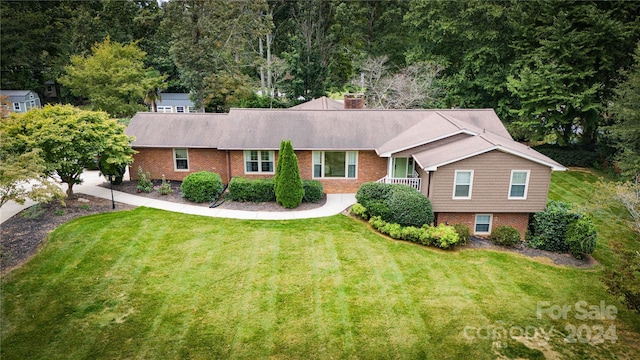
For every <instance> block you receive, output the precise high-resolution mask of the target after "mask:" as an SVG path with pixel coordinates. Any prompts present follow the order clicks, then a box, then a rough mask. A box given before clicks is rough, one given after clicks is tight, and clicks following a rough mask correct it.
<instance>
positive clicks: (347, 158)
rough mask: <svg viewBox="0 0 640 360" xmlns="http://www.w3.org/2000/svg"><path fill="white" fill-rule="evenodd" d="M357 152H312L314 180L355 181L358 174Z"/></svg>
mask: <svg viewBox="0 0 640 360" xmlns="http://www.w3.org/2000/svg"><path fill="white" fill-rule="evenodd" d="M357 168H358V152H357V151H314V152H313V177H314V178H349V179H355V178H356V175H357V173H358V171H357Z"/></svg>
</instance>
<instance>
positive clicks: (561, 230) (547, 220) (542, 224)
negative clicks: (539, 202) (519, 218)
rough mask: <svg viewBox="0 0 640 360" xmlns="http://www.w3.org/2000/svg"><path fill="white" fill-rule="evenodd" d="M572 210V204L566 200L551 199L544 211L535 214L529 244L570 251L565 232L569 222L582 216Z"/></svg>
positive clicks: (551, 249)
mask: <svg viewBox="0 0 640 360" xmlns="http://www.w3.org/2000/svg"><path fill="white" fill-rule="evenodd" d="M570 210H571V205H569V204H567V203H565V202H562V201H549V203H548V204H547V207H546V208H545V210H544V211H543V212H539V213H535V214H534V215H533V220H532V222H531V224H530V226H529V230H530V232H529V236H530V238H529V239H527V246H529V247H533V248H536V249H542V250H548V251H555V252H560V253H566V252H568V251H569V245H567V243H566V242H565V234H566V232H567V229H568V228H569V224H571V223H573V222H575V221H577V220H578V219H579V218H580V216H581V215H580V214H578V213H574V212H571V211H570Z"/></svg>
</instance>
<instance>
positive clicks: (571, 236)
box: [566, 216, 598, 259]
mask: <svg viewBox="0 0 640 360" xmlns="http://www.w3.org/2000/svg"><path fill="white" fill-rule="evenodd" d="M597 237H598V232H597V231H596V227H595V225H593V222H592V221H591V218H590V217H588V216H583V217H581V218H580V219H578V221H576V222H574V223H572V224H570V225H569V228H568V229H567V234H566V242H567V245H569V250H570V251H571V255H573V256H574V257H575V258H577V259H582V258H584V256H585V255H589V254H592V253H593V251H594V250H595V249H596V239H597Z"/></svg>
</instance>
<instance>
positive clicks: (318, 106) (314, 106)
mask: <svg viewBox="0 0 640 360" xmlns="http://www.w3.org/2000/svg"><path fill="white" fill-rule="evenodd" d="M289 109H294V110H343V109H344V102H342V101H337V100H333V99H329V98H328V97H326V96H323V97H320V98H317V99H313V100H311V101H307V102H305V103H302V104H299V105H296V106H293V107H290V108H289Z"/></svg>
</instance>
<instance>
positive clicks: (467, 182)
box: [453, 170, 473, 199]
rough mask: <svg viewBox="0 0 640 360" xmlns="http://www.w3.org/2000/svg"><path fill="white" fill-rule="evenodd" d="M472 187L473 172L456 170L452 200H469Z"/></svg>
mask: <svg viewBox="0 0 640 360" xmlns="http://www.w3.org/2000/svg"><path fill="white" fill-rule="evenodd" d="M472 187H473V170H456V173H455V180H454V183H453V198H454V199H471V188H472Z"/></svg>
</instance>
